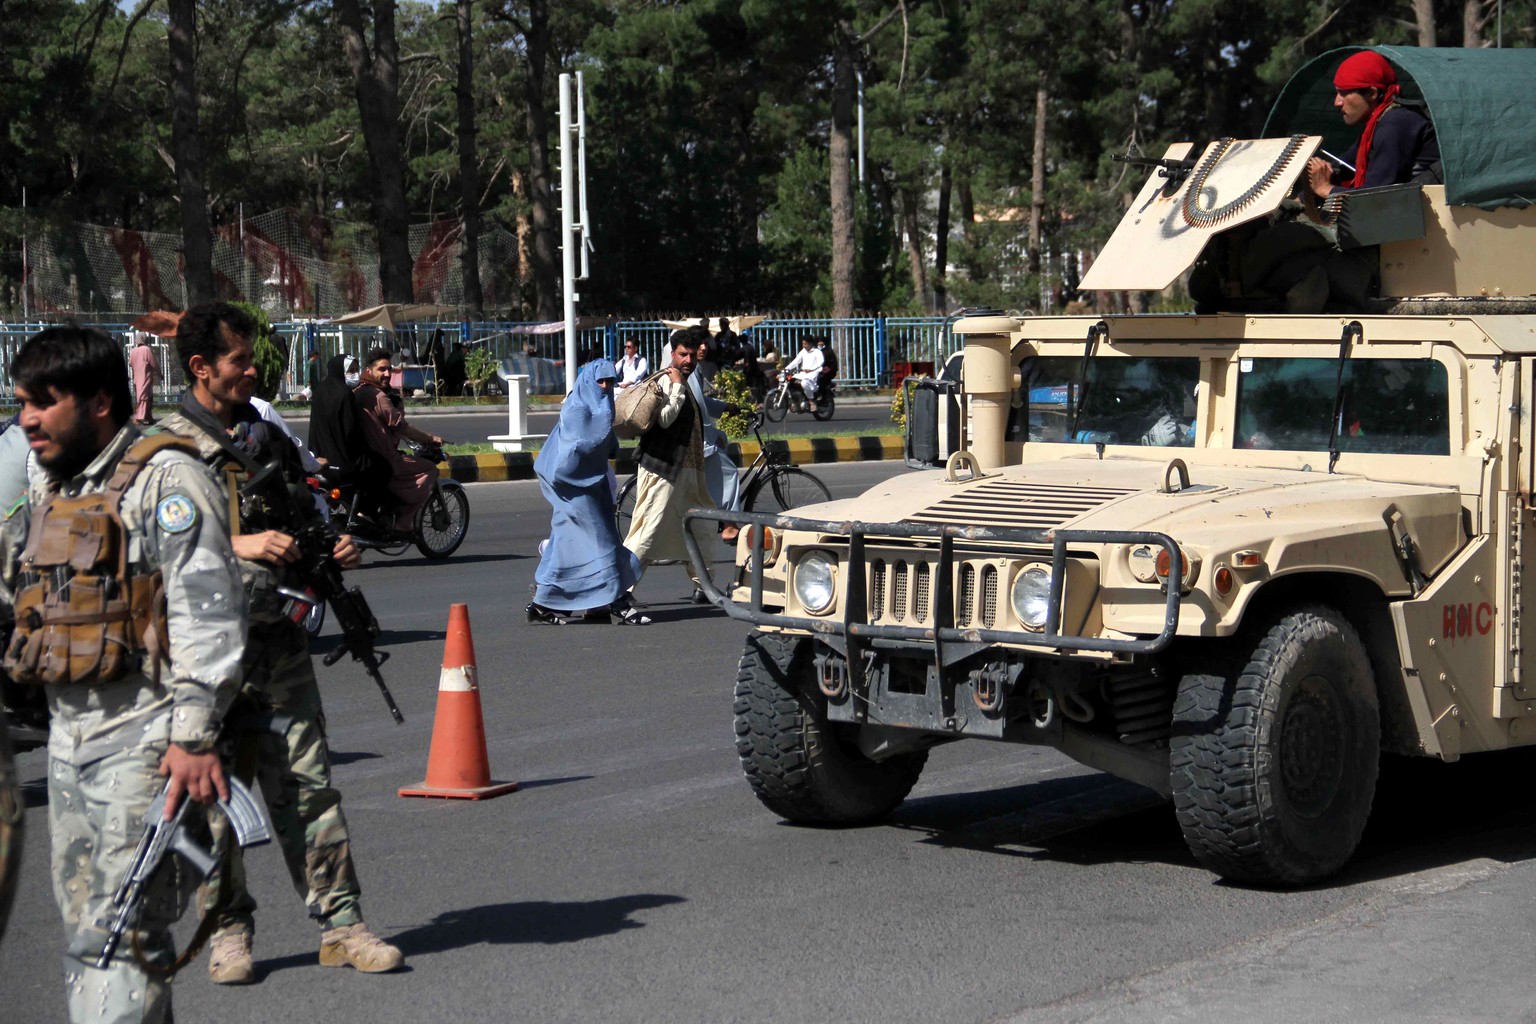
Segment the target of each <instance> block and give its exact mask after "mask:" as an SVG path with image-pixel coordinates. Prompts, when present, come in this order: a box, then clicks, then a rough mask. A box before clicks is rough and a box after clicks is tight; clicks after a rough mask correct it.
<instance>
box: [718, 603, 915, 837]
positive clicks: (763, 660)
mask: <svg viewBox="0 0 1536 1024" xmlns="http://www.w3.org/2000/svg"><path fill="white" fill-rule="evenodd" d="M814 670H815V663H814V661H813V660H812V644H811V642H810V641H809V640H807V639H805V638H803V637H781V636H778V635H775V634H760V633H754V634H753V635H752V636H750V637H748V638H747V644H746V647H745V649H744V650H743V651H742V655H741V668H740V671H739V672H738V674H737V677H736V704H735V715H736V753H737V755H738V756H740V758H741V770H742V772H743V773H744V774H745V775H746V777H747V782H748V784H750V785H751V787H752V792H753V793H754V794H756V796H757V798H758V799H759V800H761V801H762V803H763V805H764V806H765V807H767V808H768V809H769V810H770V811H773V812H774V813H775V814H777V815H780V816H781V817H783V818H786V819H788V820H790V821H793V822H799V823H802V824H814V825H858V824H864V823H867V822H871V821H877V820H879V819H880V818H883V817H885V816H886V815H887V814H889V813H890V812H891V811H893V810H895V808H896V806H897V805H898V804H900V803H901V802H902V801H903V800H905V799H906V798H907V794H908V793H910V792H912V787H913V786H915V785H916V784H917V779H918V776H920V775H921V774H922V772H923V765H924V764H925V763H927V761H928V752H927V751H926V750H923V751H917V752H915V753H907V754H898V755H896V756H895V757H891V758H887V759H886V760H884V761H872V760H870V759H869V758H867V757H865V756H864V755H863V754H862V753H860V751H859V749H858V747H857V745H856V744H855V743H854V742H853V741H852V739H851V738H850V736H849V733H848V732H847V730H850V729H852V728H854V727H851V726H844V725H841V724H838V723H829V722H828V721H827V712H826V700H825V698H824V697H822V695H821V692H820V691H819V690H818V689H817V688H816V685H815V682H814V679H813V673H814Z"/></svg>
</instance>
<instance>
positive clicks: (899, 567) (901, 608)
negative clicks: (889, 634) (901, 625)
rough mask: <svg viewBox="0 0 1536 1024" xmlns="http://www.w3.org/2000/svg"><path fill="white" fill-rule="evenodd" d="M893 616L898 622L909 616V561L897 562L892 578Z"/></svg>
mask: <svg viewBox="0 0 1536 1024" xmlns="http://www.w3.org/2000/svg"><path fill="white" fill-rule="evenodd" d="M891 617H892V618H894V619H895V620H896V621H897V622H900V621H902V620H903V619H905V618H906V617H907V563H906V562H897V563H896V571H895V573H894V574H893V576H892V579H891Z"/></svg>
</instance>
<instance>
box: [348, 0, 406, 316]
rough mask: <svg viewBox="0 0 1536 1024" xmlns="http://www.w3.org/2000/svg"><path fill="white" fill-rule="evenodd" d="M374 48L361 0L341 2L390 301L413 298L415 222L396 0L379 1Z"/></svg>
mask: <svg viewBox="0 0 1536 1024" xmlns="http://www.w3.org/2000/svg"><path fill="white" fill-rule="evenodd" d="M372 7H373V46H372V48H371V49H370V47H369V45H368V32H367V27H366V25H365V23H364V21H363V13H362V10H361V8H360V7H359V6H358V0H336V13H337V14H338V16H339V18H340V22H341V40H342V45H343V47H344V48H345V49H346V52H347V64H348V66H350V67H351V69H352V84H353V85H354V86H355V88H356V90H357V112H358V117H359V120H360V121H361V122H362V127H363V139H364V141H365V142H366V143H367V146H368V167H369V169H370V170H371V171H372V174H373V184H374V197H373V223H374V229H375V230H376V231H377V232H378V235H379V285H380V287H381V288H382V290H383V293H384V301H385V302H410V301H411V299H412V298H413V297H414V296H413V292H414V289H413V288H412V285H411V246H410V235H409V232H410V225H409V223H408V222H407V215H406V206H405V154H404V152H403V151H402V149H401V146H400V50H399V46H398V43H397V42H396V40H395V0H373V3H372Z"/></svg>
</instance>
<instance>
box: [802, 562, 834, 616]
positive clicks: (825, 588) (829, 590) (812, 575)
mask: <svg viewBox="0 0 1536 1024" xmlns="http://www.w3.org/2000/svg"><path fill="white" fill-rule="evenodd" d="M836 582H837V573H836V567H835V563H834V562H833V561H832V560H831V559H829V558H828V557H827V556H826V555H824V554H821V553H820V552H812V553H811V554H809V555H806V556H805V557H804V558H802V559H800V561H799V563H798V564H797V565H796V566H795V596H796V597H797V598H799V599H800V604H801V606H802V607H804V608H805V610H806V611H808V612H810V613H811V614H812V615H820V614H821V613H822V612H824V611H826V610H827V609H828V608H831V607H832V600H833V598H835V597H836V596H837V587H836Z"/></svg>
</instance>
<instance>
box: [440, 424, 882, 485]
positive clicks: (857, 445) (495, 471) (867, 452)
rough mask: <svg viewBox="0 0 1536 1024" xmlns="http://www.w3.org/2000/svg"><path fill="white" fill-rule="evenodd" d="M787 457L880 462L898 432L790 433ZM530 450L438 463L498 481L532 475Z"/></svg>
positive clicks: (629, 462)
mask: <svg viewBox="0 0 1536 1024" xmlns="http://www.w3.org/2000/svg"><path fill="white" fill-rule="evenodd" d="M784 444H785V445H786V446H787V447H788V448H789V461H790V462H792V463H794V464H795V465H797V466H806V465H813V464H816V463H826V462H884V461H886V460H894V459H900V458H901V457H902V437H901V435H900V434H871V435H867V436H864V437H792V438H788V439H786V440H785V441H784ZM730 453H731V458H732V459H734V460H735V461H736V465H738V466H747V465H750V464H751V462H752V460H753V459H755V458H757V453H758V444H757V442H756V441H741V442H734V441H733V442H732V443H731V447H730ZM533 456H534V453H533V452H482V453H480V454H478V455H450V456H449V457H448V461H447V462H446V463H442V462H440V463H438V468H439V469H442V470H443V471H444V473H445V475H447V476H449V477H451V478H453V479H454V480H457V481H459V483H462V484H471V483H500V482H502V481H505V480H532V479H533ZM614 469H615V471H616V472H617V473H618V474H619V475H620V476H626V475H628V474H630V473H633V472H634V471H635V459H634V449H633V448H626V449H624V450H623V452H622V454H620V455H619V457H618V459H616V460H615V461H614Z"/></svg>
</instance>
